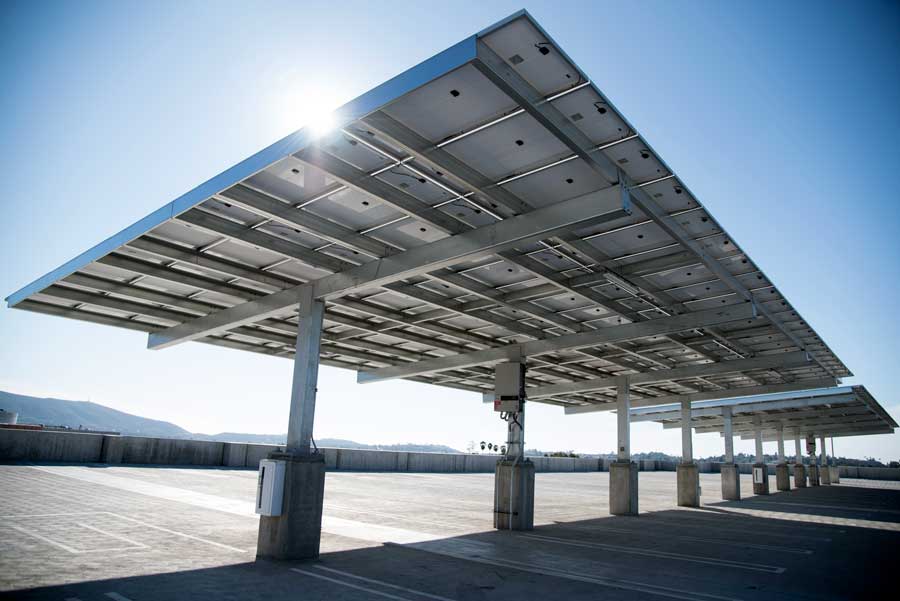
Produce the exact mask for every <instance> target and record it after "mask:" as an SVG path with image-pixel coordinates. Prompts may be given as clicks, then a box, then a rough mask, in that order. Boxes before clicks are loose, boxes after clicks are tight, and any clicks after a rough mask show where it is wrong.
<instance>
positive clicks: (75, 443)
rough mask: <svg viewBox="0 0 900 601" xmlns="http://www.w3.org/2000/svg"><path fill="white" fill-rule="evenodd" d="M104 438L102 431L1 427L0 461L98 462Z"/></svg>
mask: <svg viewBox="0 0 900 601" xmlns="http://www.w3.org/2000/svg"><path fill="white" fill-rule="evenodd" d="M104 438H106V437H105V436H103V435H102V434H80V433H77V432H41V431H40V430H12V429H6V428H0V461H71V462H77V463H98V462H99V461H100V456H101V453H102V451H103V439H104Z"/></svg>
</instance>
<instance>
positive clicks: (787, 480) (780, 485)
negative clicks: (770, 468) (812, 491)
mask: <svg viewBox="0 0 900 601" xmlns="http://www.w3.org/2000/svg"><path fill="white" fill-rule="evenodd" d="M775 488H777V489H778V490H780V491H788V490H791V472H790V471H789V470H788V466H787V464H786V463H779V464H778V465H776V466H775Z"/></svg>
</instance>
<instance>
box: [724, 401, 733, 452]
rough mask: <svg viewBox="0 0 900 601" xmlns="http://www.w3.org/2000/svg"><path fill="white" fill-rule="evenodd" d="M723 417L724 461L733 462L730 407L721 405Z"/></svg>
mask: <svg viewBox="0 0 900 601" xmlns="http://www.w3.org/2000/svg"><path fill="white" fill-rule="evenodd" d="M722 417H723V418H724V419H725V463H734V435H733V434H732V431H731V407H722Z"/></svg>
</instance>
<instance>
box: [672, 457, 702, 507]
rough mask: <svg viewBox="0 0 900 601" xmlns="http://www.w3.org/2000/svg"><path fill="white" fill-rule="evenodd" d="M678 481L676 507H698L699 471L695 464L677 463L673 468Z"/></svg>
mask: <svg viewBox="0 0 900 601" xmlns="http://www.w3.org/2000/svg"><path fill="white" fill-rule="evenodd" d="M675 471H676V472H677V479H678V506H679V507H700V470H699V469H697V464H696V463H679V464H678V467H676V468H675Z"/></svg>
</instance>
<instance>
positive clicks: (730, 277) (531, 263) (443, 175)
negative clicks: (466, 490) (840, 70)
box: [7, 12, 851, 408]
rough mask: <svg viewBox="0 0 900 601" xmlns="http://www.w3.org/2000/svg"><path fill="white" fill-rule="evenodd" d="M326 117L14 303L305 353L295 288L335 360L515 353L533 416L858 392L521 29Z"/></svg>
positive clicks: (475, 40) (473, 370) (430, 378)
mask: <svg viewBox="0 0 900 601" xmlns="http://www.w3.org/2000/svg"><path fill="white" fill-rule="evenodd" d="M335 121H336V122H337V123H338V124H339V125H338V126H337V127H336V128H335V129H334V130H333V131H331V132H329V133H326V134H324V135H318V134H317V132H314V131H312V130H309V129H304V130H300V131H298V132H295V133H293V134H291V135H289V136H287V137H286V138H284V139H283V140H280V141H279V142H277V143H275V144H273V145H272V146H270V147H268V148H266V149H264V150H262V151H261V152H259V153H257V154H256V155H253V156H252V157H250V158H248V159H247V160H245V161H243V162H242V163H240V164H238V165H236V166H235V167H232V168H231V169H229V170H227V171H225V172H224V173H222V174H220V175H218V176H216V177H214V178H213V179H211V180H209V181H208V182H206V183H204V184H202V185H201V186H199V187H198V188H196V189H194V190H192V191H190V192H188V193H187V194H185V195H184V196H182V197H180V198H178V199H176V200H175V201H173V202H171V203H170V204H168V205H166V206H164V207H163V208H161V209H160V210H158V211H156V212H154V213H153V214H151V215H149V216H148V217H146V218H145V219H143V220H141V221H139V222H138V223H136V224H134V225H132V226H131V227H129V228H126V229H125V230H123V231H122V232H120V233H119V234H117V235H115V236H113V237H112V238H110V239H109V240H106V241H105V242H103V243H101V244H99V245H97V246H95V247H94V248H92V249H90V250H89V251H87V252H85V253H83V254H82V255H80V256H78V257H76V258H75V259H73V260H72V261H69V262H68V263H66V264H65V265H63V266H61V267H59V268H58V269H56V270H54V271H52V272H50V273H49V274H47V275H45V276H44V277H42V278H40V279H38V280H37V281H35V282H34V283H32V284H30V285H28V286H26V287H25V288H23V289H22V290H19V291H18V292H16V293H14V294H12V295H11V296H10V297H9V298H8V299H7V301H8V304H9V306H10V307H15V308H18V309H24V310H30V311H36V312H41V313H48V314H51V315H59V316H63V317H68V318H74V319H80V320H86V321H92V322H97V323H102V324H106V325H112V326H117V327H124V328H129V329H134V330H139V331H144V332H147V333H149V334H150V346H151V347H152V348H162V347H164V346H168V345H170V344H174V343H178V342H183V341H187V340H196V341H200V342H205V343H209V344H215V345H220V346H226V347H231V348H235V349H240V350H246V351H252V352H257V353H264V354H269V355H274V356H278V357H285V358H291V357H293V353H294V344H295V337H296V330H297V325H296V323H297V320H296V299H297V295H296V291H297V290H298V289H299V288H298V287H302V286H304V285H309V286H314V287H315V290H316V293H317V294H319V295H320V296H321V298H324V299H325V300H326V313H325V330H324V333H323V340H322V347H321V362H322V363H324V364H326V365H332V366H337V367H344V368H348V369H354V370H357V371H358V372H359V374H360V375H359V379H360V381H378V380H383V379H387V378H395V377H396V378H405V379H409V380H413V381H419V382H427V383H431V384H437V385H441V386H448V387H451V388H457V389H461V390H468V391H475V392H488V391H490V390H492V388H493V370H492V364H493V363H496V362H497V361H500V360H503V359H504V358H506V357H508V356H513V355H514V354H516V353H521V352H522V350H523V349H525V350H527V353H526V356H527V357H528V364H529V370H528V379H527V386H528V390H529V391H530V393H531V392H533V393H535V394H534V396H533V400H536V401H539V402H545V403H551V404H556V405H562V406H566V407H569V408H585V407H587V408H592V407H594V406H597V405H602V404H604V403H607V402H609V401H612V400H614V398H615V391H614V386H615V384H614V381H613V380H614V378H615V377H617V376H621V375H634V376H641V377H642V378H643V381H642V383H635V384H634V385H633V386H632V393H633V396H634V399H635V403H638V402H639V401H640V399H642V398H644V399H653V398H658V397H665V396H666V395H676V394H703V393H716V392H721V391H728V390H732V389H748V390H750V389H760V388H764V387H770V388H771V387H778V386H782V387H794V388H796V387H798V386H803V385H804V384H808V385H809V386H819V385H828V383H829V382H830V383H832V384H833V383H835V382H836V381H837V380H838V379H839V378H842V377H846V376H849V375H851V374H850V372H849V370H848V369H847V368H846V367H845V366H844V364H843V363H842V362H841V361H840V360H839V359H838V358H837V357H836V356H835V355H834V353H833V352H832V351H831V350H830V349H829V348H828V346H827V345H826V344H825V343H824V342H823V341H822V340H821V338H820V337H819V336H818V335H817V334H816V333H815V331H813V329H812V328H811V327H810V326H809V325H808V323H807V322H806V321H805V320H804V319H803V318H802V316H801V315H800V314H799V313H798V312H797V311H796V309H795V308H794V307H793V306H792V305H791V304H790V303H789V302H788V301H787V299H786V298H784V296H783V295H782V294H781V293H780V292H779V290H778V289H777V288H776V287H775V286H774V284H773V283H772V282H771V281H770V280H769V279H768V278H767V277H766V275H765V274H764V273H763V272H762V271H761V270H760V269H759V268H758V267H757V266H756V265H755V264H754V262H753V261H752V260H751V258H750V257H749V256H748V254H747V253H746V252H745V251H744V250H743V249H741V248H740V246H739V245H738V244H737V242H736V241H735V240H734V239H733V238H732V237H731V236H729V235H728V234H727V232H725V231H724V229H723V228H722V227H721V226H720V225H719V224H718V223H717V222H716V220H715V219H714V218H713V217H712V216H711V215H710V214H709V212H708V211H707V210H706V209H704V207H703V206H702V205H701V204H700V202H699V201H698V200H697V199H696V198H695V196H694V195H693V194H692V193H691V191H690V189H689V188H688V187H687V185H686V184H685V183H684V182H683V181H681V180H680V179H679V178H678V177H677V176H676V175H675V174H674V173H673V172H672V171H671V170H670V169H669V168H668V166H667V165H666V164H665V162H663V160H662V159H661V158H660V157H659V156H658V155H657V154H656V153H655V152H654V151H653V149H652V148H651V146H650V145H649V144H648V143H647V141H646V140H644V139H643V138H642V137H641V136H640V134H639V133H638V132H637V130H636V129H635V128H634V127H633V126H632V125H631V124H630V123H629V122H628V121H627V120H626V119H625V118H624V116H622V114H621V112H620V111H619V110H618V109H617V108H616V107H615V106H614V105H613V104H612V103H611V102H610V100H609V99H608V98H606V97H605V96H604V95H603V94H602V92H601V91H600V90H599V89H597V87H596V86H595V85H594V84H593V83H592V82H591V81H590V80H589V79H588V77H587V75H586V74H584V73H583V72H582V71H581V70H579V69H578V67H577V66H576V65H575V64H574V63H573V62H572V61H571V60H570V59H569V58H568V57H567V56H566V54H565V53H564V52H563V50H562V49H561V47H560V46H559V45H558V44H557V43H556V42H555V41H554V40H553V39H551V38H550V37H549V36H548V35H547V33H546V32H544V30H543V29H542V28H541V27H540V26H539V25H538V24H537V23H536V22H535V21H534V19H533V18H532V17H531V16H530V15H528V14H527V13H526V12H520V13H516V14H515V15H512V16H511V17H509V18H508V19H505V20H504V21H502V22H500V23H498V24H496V25H494V26H492V27H490V28H488V29H486V30H484V31H482V32H481V33H479V34H477V35H475V36H472V37H470V38H468V39H466V40H463V41H462V42H460V43H459V44H457V45H455V46H453V47H451V48H449V49H448V50H445V51H444V52H441V53H439V54H437V55H435V56H434V57H432V58H431V59H428V60H427V61H425V62H423V63H422V64H420V65H418V66H416V67H413V68H412V69H409V70H408V71H406V72H404V73H402V74H400V75H398V76H397V77H395V78H394V79H392V80H390V81H388V82H386V83H385V84H382V85H381V86H378V87H377V88H375V89H373V90H371V91H370V92H367V93H366V94H364V95H362V96H361V97H359V98H357V99H356V100H354V101H352V102H350V103H348V104H347V105H346V106H344V107H342V108H340V109H338V111H336V113H335ZM670 370H671V371H670ZM657 372H658V373H657ZM646 374H650V375H646ZM654 374H655V375H654ZM638 380H640V378H638ZM636 381H637V380H636Z"/></svg>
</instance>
